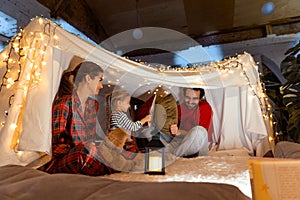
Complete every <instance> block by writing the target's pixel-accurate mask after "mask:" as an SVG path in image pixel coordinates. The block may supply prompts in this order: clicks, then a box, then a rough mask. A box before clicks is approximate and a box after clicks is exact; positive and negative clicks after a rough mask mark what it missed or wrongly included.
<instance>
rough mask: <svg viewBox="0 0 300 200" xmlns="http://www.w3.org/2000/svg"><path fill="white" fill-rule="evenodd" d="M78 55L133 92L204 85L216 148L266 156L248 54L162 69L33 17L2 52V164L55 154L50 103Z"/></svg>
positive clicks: (261, 101) (254, 76) (176, 92)
mask: <svg viewBox="0 0 300 200" xmlns="http://www.w3.org/2000/svg"><path fill="white" fill-rule="evenodd" d="M74 55H76V56H79V57H81V58H83V59H86V60H90V61H94V62H96V63H98V64H99V65H101V66H102V67H103V69H104V71H105V81H104V83H105V84H107V85H119V86H121V87H124V89H126V90H128V91H129V92H130V93H131V94H132V95H133V96H139V95H140V94H142V93H144V92H146V91H148V90H149V89H154V88H156V87H157V86H158V85H163V86H164V88H166V90H167V91H168V92H171V93H173V95H174V96H175V97H176V99H178V100H179V99H180V92H179V91H180V90H179V88H180V87H203V88H205V89H206V93H207V94H206V98H207V100H208V101H209V103H210V104H211V105H212V108H213V112H214V114H213V128H214V139H215V142H219V150H221V149H236V148H245V149H247V151H248V152H249V153H253V151H254V150H257V151H260V149H264V150H262V152H261V153H264V151H265V147H263V148H262V147H260V145H261V144H262V143H261V141H262V140H264V139H265V138H266V136H267V135H268V131H267V129H268V126H266V124H268V123H265V122H266V121H265V118H264V117H263V115H264V114H265V113H264V110H265V108H264V105H265V103H264V98H263V94H262V89H261V85H260V82H259V76H258V71H257V66H256V64H255V62H254V60H253V58H252V57H251V55H250V54H248V53H244V54H242V55H239V56H237V57H234V58H230V59H228V60H225V61H221V62H216V63H211V64H209V65H207V66H196V67H195V68H193V69H185V70H183V69H175V70H174V69H169V68H160V70H158V69H154V68H151V67H149V66H145V65H143V64H140V63H137V62H133V61H131V60H128V59H126V58H124V57H120V56H118V55H116V54H114V53H112V52H109V51H107V50H105V49H103V48H101V47H99V46H94V45H91V44H89V43H87V42H86V41H84V40H82V39H80V38H78V37H77V36H75V35H73V34H70V33H68V32H66V31H65V30H63V29H62V28H61V27H59V26H57V25H55V24H53V23H52V22H50V21H48V20H46V19H42V18H36V19H34V20H32V22H31V23H30V24H29V25H28V26H27V27H26V28H25V29H24V30H22V31H21V32H20V33H19V34H18V35H17V36H16V37H15V38H14V40H13V41H12V42H11V43H10V45H9V46H8V47H7V48H6V49H5V50H4V51H3V52H1V54H0V60H1V61H4V62H0V76H1V77H2V80H1V81H2V85H1V91H0V103H1V107H0V122H2V126H1V130H0V131H1V132H0V166H1V165H5V164H20V165H26V164H28V163H30V162H31V161H33V160H35V159H36V158H38V157H39V156H40V155H41V154H43V153H46V154H50V153H51V152H50V149H51V106H52V100H53V98H54V96H55V93H56V91H57V89H58V86H59V81H60V78H61V74H62V72H63V71H64V70H66V69H67V68H68V67H69V64H70V61H71V60H72V58H73V57H74ZM262 111H263V112H262ZM267 149H268V147H267Z"/></svg>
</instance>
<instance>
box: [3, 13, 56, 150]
mask: <svg viewBox="0 0 300 200" xmlns="http://www.w3.org/2000/svg"><path fill="white" fill-rule="evenodd" d="M33 20H35V19H32V21H33ZM38 22H39V25H40V31H34V32H27V31H25V30H23V29H20V31H19V33H18V34H16V36H15V37H13V38H12V39H11V41H10V42H9V46H8V47H7V48H8V50H7V52H8V53H7V54H6V55H5V56H4V59H3V60H2V61H3V62H4V63H5V69H6V70H5V72H4V74H3V76H2V79H1V85H0V93H1V92H2V91H3V90H4V89H7V90H11V91H13V94H12V95H10V96H9V98H8V109H7V110H5V116H8V115H9V112H8V110H9V108H10V107H11V105H12V104H13V103H14V97H15V93H16V91H21V95H22V97H23V98H22V101H21V102H18V105H17V106H18V107H19V108H20V113H23V109H24V105H25V103H26V96H27V93H28V91H29V90H30V89H32V88H34V87H36V86H37V85H38V83H39V82H40V81H41V73H42V70H43V68H44V67H45V66H46V61H45V58H46V50H47V47H48V46H49V44H50V42H51V41H52V40H54V41H56V40H58V38H57V36H56V35H55V26H53V27H52V26H51V21H49V20H46V19H43V18H39V19H38ZM56 44H57V42H56ZM25 65H28V66H27V67H25ZM21 77H23V78H21ZM4 119H5V118H4ZM21 121H22V115H21V114H20V116H19V117H18V120H17V122H16V123H12V124H10V125H9V127H10V128H11V129H13V130H14V133H15V134H17V135H20V132H21V131H20V124H21ZM1 125H2V126H4V125H5V121H3V122H1ZM15 138H19V137H18V136H17V137H15ZM12 143H14V144H13V145H12V146H14V149H15V150H16V148H17V146H18V143H19V140H18V139H17V140H15V141H13V142H12Z"/></svg>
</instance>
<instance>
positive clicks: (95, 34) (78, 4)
mask: <svg viewBox="0 0 300 200" xmlns="http://www.w3.org/2000/svg"><path fill="white" fill-rule="evenodd" d="M38 1H39V2H40V3H42V4H44V5H45V6H47V7H48V8H49V9H50V12H51V17H53V18H57V17H60V18H62V19H64V20H65V21H67V22H68V23H69V24H71V25H72V26H74V27H75V28H77V29H78V30H79V31H81V32H82V33H84V34H85V35H87V36H88V37H89V38H90V39H92V40H93V41H95V42H96V43H100V42H101V41H103V40H105V39H106V38H108V37H109V36H108V35H107V34H106V32H105V29H104V28H103V26H102V24H101V23H100V22H99V20H98V18H97V17H96V16H95V14H94V13H93V12H92V10H91V8H90V7H89V6H88V4H87V3H86V1H85V0H68V1H64V0H59V1H58V0H51V1H49V0H38ZM57 1H58V2H57Z"/></svg>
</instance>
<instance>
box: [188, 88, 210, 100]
mask: <svg viewBox="0 0 300 200" xmlns="http://www.w3.org/2000/svg"><path fill="white" fill-rule="evenodd" d="M187 89H191V90H194V91H200V99H202V97H204V95H205V91H204V89H203V88H183V94H184V96H185V94H186V90H187Z"/></svg>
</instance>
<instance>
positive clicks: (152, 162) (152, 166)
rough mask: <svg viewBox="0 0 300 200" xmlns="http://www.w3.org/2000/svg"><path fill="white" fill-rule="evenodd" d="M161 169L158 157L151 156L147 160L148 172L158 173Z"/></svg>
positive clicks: (160, 161) (160, 160)
mask: <svg viewBox="0 0 300 200" xmlns="http://www.w3.org/2000/svg"><path fill="white" fill-rule="evenodd" d="M161 169H162V158H161V157H160V156H153V157H150V158H149V171H150V172H159V171H161Z"/></svg>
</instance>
